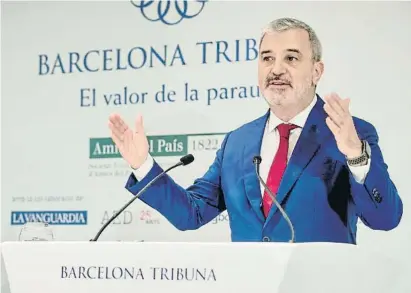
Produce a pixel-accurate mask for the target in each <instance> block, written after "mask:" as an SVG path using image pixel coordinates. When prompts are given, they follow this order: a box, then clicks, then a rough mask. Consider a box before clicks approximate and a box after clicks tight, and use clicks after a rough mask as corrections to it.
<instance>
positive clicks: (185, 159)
mask: <svg viewBox="0 0 411 293" xmlns="http://www.w3.org/2000/svg"><path fill="white" fill-rule="evenodd" d="M193 161H194V156H193V155H192V154H188V155H185V156H184V157H181V158H180V162H178V163H177V164H174V165H173V166H171V167H170V168H168V169H166V170H165V171H163V172H161V173H160V174H158V175H157V176H156V177H155V178H154V179H153V180H151V181H150V182H149V183H148V184H147V185H146V186H144V187H143V189H141V190H140V192H139V193H137V194H136V195H135V196H134V197H133V198H132V199H131V200H130V201H129V202H128V203H127V204H126V205H124V206H123V207H122V208H121V209H120V210H119V211H118V212H117V213H116V214H114V215H113V216H112V217H111V218H110V219H109V220H108V221H107V223H105V224H104V225H103V226H102V227H101V228H100V230H99V231H98V233H97V234H96V236H95V237H94V238H93V239H91V240H90V241H97V239H98V238H99V237H100V235H101V233H103V231H104V230H105V229H106V228H107V226H108V225H110V223H111V222H112V221H114V219H115V218H117V217H118V216H119V215H120V214H121V213H122V212H123V211H124V210H125V209H126V208H127V207H128V206H129V205H131V204H132V203H133V202H134V201H135V200H136V199H137V198H138V197H140V195H141V194H143V192H144V191H146V190H147V188H149V187H150V186H151V185H153V183H154V182H156V181H157V180H158V179H159V178H160V177H162V176H163V175H164V174H166V173H167V172H168V171H170V170H172V169H174V168H177V167H179V166H186V165H188V164H191V163H192V162H193Z"/></svg>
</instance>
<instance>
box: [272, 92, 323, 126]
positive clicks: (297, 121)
mask: <svg viewBox="0 0 411 293" xmlns="http://www.w3.org/2000/svg"><path fill="white" fill-rule="evenodd" d="M316 102H317V95H315V96H314V98H313V100H312V101H311V103H310V105H308V107H307V108H305V109H304V110H303V111H301V112H300V113H298V114H297V115H296V116H295V117H294V118H292V119H291V120H290V121H289V122H288V123H290V124H294V125H297V126H298V127H300V128H303V127H304V124H305V122H306V121H307V118H308V115H310V112H311V109H312V108H313V107H314V105H315V103H316ZM281 123H285V122H284V121H282V120H281V119H279V118H278V117H277V116H275V114H274V113H273V112H272V111H270V117H269V119H268V131H269V132H271V131H274V130H275V129H276V128H277V126H278V125H280V124H281Z"/></svg>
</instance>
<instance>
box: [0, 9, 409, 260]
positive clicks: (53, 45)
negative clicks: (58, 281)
mask: <svg viewBox="0 0 411 293" xmlns="http://www.w3.org/2000/svg"><path fill="white" fill-rule="evenodd" d="M137 2H138V3H140V2H141V1H134V3H137ZM2 5H3V6H2V42H1V43H2V62H1V63H2V64H1V66H2V170H3V172H2V195H1V201H2V233H1V236H2V241H7V240H16V239H17V238H18V234H19V231H20V229H21V225H18V224H21V223H22V222H21V220H22V219H23V220H24V214H22V213H21V212H23V211H27V212H42V211H43V212H44V211H46V212H49V211H52V212H55V215H60V216H61V215H63V214H66V211H78V212H76V213H74V216H73V215H72V216H73V217H74V218H73V219H74V220H76V221H75V223H76V225H53V226H52V229H53V233H54V237H55V239H56V240H88V239H90V238H92V237H93V236H94V234H95V232H97V230H98V229H99V228H100V227H101V225H102V223H103V222H104V220H105V219H107V218H108V217H109V216H110V215H111V214H112V213H113V211H115V210H116V209H117V208H118V207H121V206H122V205H123V204H124V203H125V202H126V201H128V200H129V199H130V194H129V193H128V192H127V191H126V190H125V189H124V185H125V182H126V179H127V177H128V175H129V170H128V168H127V166H126V165H125V164H124V162H123V161H122V160H121V159H119V158H118V157H117V155H116V153H115V150H114V149H113V148H112V145H110V141H109V140H108V139H107V138H108V137H109V129H108V127H107V121H108V116H109V115H110V114H111V113H113V112H118V113H120V114H121V115H123V116H124V117H125V118H126V119H127V121H128V122H129V123H131V124H133V122H134V119H135V117H136V115H137V113H142V114H143V115H144V121H145V126H146V130H147V133H148V135H150V136H152V143H153V152H154V155H156V158H157V160H158V161H159V162H160V163H161V165H162V166H164V167H167V166H169V165H170V164H172V163H174V162H176V161H177V160H178V159H179V156H180V155H183V154H185V153H187V152H191V153H193V154H194V156H195V161H194V163H193V164H191V165H189V166H187V167H183V168H179V169H176V170H174V171H172V176H173V178H175V179H176V181H178V182H179V183H181V184H182V185H184V186H188V185H189V184H191V183H192V182H193V180H194V179H195V178H196V177H198V176H201V175H202V174H203V173H204V172H205V171H206V169H207V168H208V165H209V164H210V163H211V162H212V160H213V158H214V155H215V151H216V148H217V147H218V146H219V144H220V143H221V139H222V137H223V135H222V133H226V132H228V131H230V130H232V129H233V128H235V127H238V126H240V125H242V124H243V123H245V122H248V121H250V120H252V119H255V118H256V117H258V116H260V115H261V114H262V113H264V112H265V110H266V104H265V102H264V100H263V99H262V98H261V97H255V98H250V96H251V95H252V91H251V88H253V90H254V93H255V90H256V85H257V66H256V62H255V61H254V59H255V57H256V55H255V54H256V51H255V48H256V47H254V46H255V44H258V38H259V36H260V31H261V29H262V27H263V26H264V25H265V24H266V23H267V22H269V21H271V20H273V19H275V18H279V17H284V16H290V17H296V18H299V19H301V20H303V21H305V22H307V23H308V24H310V25H311V26H312V27H313V28H314V29H315V30H316V31H317V33H318V35H319V37H320V39H321V41H322V44H323V49H324V61H325V75H324V77H323V80H322V81H321V83H320V87H319V91H318V92H319V94H320V95H325V94H327V93H329V92H331V91H336V92H338V93H339V94H341V95H342V96H348V97H350V98H351V99H352V112H353V113H354V114H355V115H357V116H359V117H361V118H364V119H366V120H368V121H370V122H371V123H373V124H374V125H375V126H376V128H377V130H378V132H379V135H380V139H381V140H380V145H381V148H382V150H383V154H384V157H385V159H386V161H387V163H388V165H389V172H390V174H391V176H392V178H393V180H394V182H395V183H396V185H397V187H398V189H399V193H400V195H401V196H402V199H403V202H404V207H405V211H404V217H403V221H402V223H401V224H400V226H399V227H398V228H397V229H396V230H394V231H391V232H389V233H386V232H376V231H371V230H369V229H368V228H365V227H364V226H362V227H360V228H359V231H358V243H359V244H360V245H370V247H371V248H373V249H382V250H385V251H386V252H387V253H390V254H396V255H397V256H398V257H404V255H403V253H404V250H405V248H406V247H407V246H408V247H409V246H410V244H411V236H410V228H411V217H410V216H409V212H410V211H411V209H410V208H409V204H410V203H411V187H410V184H409V179H408V177H409V171H408V170H409V166H410V165H411V155H410V152H409V148H410V138H409V133H410V132H409V126H410V125H411V118H410V115H409V112H410V110H411V102H410V100H411V89H410V87H409V80H410V79H411V75H410V70H409V68H411V61H410V58H409V52H411V39H410V37H409V36H411V17H410V11H411V4H410V3H405V2H402V3H398V2H397V3H391V2H387V3H383V2H373V3H371V2H370V3H353V2H347V3H342V2H339V3H332V2H328V3H325V2H316V3H309V2H306V3H297V2H284V3H282V2H276V1H272V2H269V1H264V2H257V1H248V2H246V1H241V2H240V1H238V2H236V1H221V2H217V1H211V2H208V3H205V4H204V7H203V9H202V10H201V12H200V13H199V14H198V15H197V16H196V17H194V18H192V19H183V20H182V21H181V22H180V23H178V24H176V25H166V24H164V23H162V22H159V21H158V22H153V21H149V20H148V19H146V18H145V17H144V16H143V14H142V12H141V10H140V9H139V8H137V7H136V6H134V5H133V4H132V3H131V2H129V1H122V2H118V3H112V2H99V3H97V2H57V3H50V2H37V3H35V2H33V3H22V2H15V3H6V4H3V3H2ZM157 5H158V3H154V4H152V5H151V6H150V7H146V8H145V10H144V12H146V15H151V16H154V15H155V13H156V11H157V10H156V9H157ZM202 5H203V4H202V3H198V2H197V1H189V3H188V6H189V10H188V13H191V14H194V13H197V12H198V11H200V8H201V6H202ZM176 15H177V13H176V9H171V10H170V12H169V13H168V14H167V16H166V17H167V19H168V20H173V19H174V18H173V17H174V16H176ZM226 46H227V47H226ZM153 50H154V51H156V52H157V53H158V54H159V56H160V57H162V58H164V60H165V61H164V63H165V65H163V64H161V62H160V61H159V59H158V58H157V57H156V56H155V55H153V52H154V51H153ZM225 50H226V51H225ZM130 52H131V53H130ZM144 52H145V54H146V55H144ZM218 52H220V54H218ZM222 52H226V55H225V56H227V57H229V59H230V60H231V62H230V61H228V60H227V59H226V58H225V56H224V54H222ZM165 55H166V56H165ZM144 56H146V59H144ZM46 58H47V61H45V60H46ZM45 64H47V65H45ZM139 65H142V66H141V68H138V69H134V68H132V66H134V67H138V66H139ZM87 68H88V69H90V70H94V69H96V70H97V71H96V72H91V71H87V70H86V69H87ZM53 69H54V72H53ZM80 70H81V71H82V72H80ZM186 84H187V85H188V86H189V88H190V89H196V90H197V91H198V96H197V97H198V99H197V100H195V101H186V93H185V85H186ZM162 85H164V86H165V88H166V90H167V93H169V92H170V91H175V95H171V96H168V97H171V99H174V100H175V101H174V102H171V101H168V102H161V103H159V102H158V101H156V93H157V92H158V91H159V90H161V89H162ZM233 87H245V88H244V91H245V93H246V95H247V97H248V98H240V97H239V95H238V92H235V93H236V94H235V95H234V97H233V98H232V97H231V96H230V94H231V88H233ZM124 88H127V97H129V98H130V97H131V100H132V101H134V102H136V101H137V95H138V98H139V100H138V103H134V104H130V103H127V104H124V103H122V104H121V105H116V104H114V103H113V102H114V101H115V99H116V96H115V95H114V94H116V93H118V94H119V95H120V96H121V97H122V98H123V96H124ZM224 89H226V91H227V90H228V98H225V99H220V98H217V99H212V97H213V95H214V94H216V93H217V92H218V95H219V96H221V97H224ZM143 92H147V94H146V95H145V96H144V103H142V99H143V95H142V93H143ZM93 93H94V95H93ZM132 93H136V94H132ZM110 94H111V98H110ZM82 96H83V99H82V98H81V97H82ZM93 97H94V98H93ZM157 97H158V96H157ZM166 97H167V96H166ZM160 98H161V97H160ZM105 99H109V101H110V103H109V104H107V103H106V100H105ZM209 99H211V101H209ZM93 102H94V103H93ZM176 135H178V136H176ZM158 136H166V137H158ZM164 143H168V144H164ZM180 147H182V148H181V149H180ZM159 148H160V149H161V151H160V152H158V150H159ZM113 151H114V152H113ZM82 217H84V218H82ZM83 219H84V221H83V222H82V220H83ZM227 220H228V219H227V218H226V217H225V216H221V217H219V218H218V219H216V220H215V221H213V222H212V223H210V224H209V225H207V226H205V227H203V228H201V229H200V230H198V231H191V232H179V231H177V230H176V229H174V228H173V227H172V226H171V225H170V224H169V223H168V222H167V221H166V220H165V219H164V218H163V217H162V216H161V215H159V214H158V213H157V212H155V211H153V210H151V209H150V208H148V207H147V206H145V205H144V204H143V203H141V202H139V201H135V203H134V204H133V206H132V207H131V208H129V209H128V210H127V211H126V213H124V214H123V215H122V216H120V217H119V219H118V221H116V222H115V224H113V225H111V226H110V227H109V228H108V229H107V230H106V231H105V232H104V234H103V235H102V236H101V240H125V241H127V240H137V241H140V240H144V241H175V240H178V241H229V239H230V237H229V233H230V232H229V227H228V221H227ZM83 224H84V225H83Z"/></svg>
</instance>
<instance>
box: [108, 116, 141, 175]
mask: <svg viewBox="0 0 411 293" xmlns="http://www.w3.org/2000/svg"><path fill="white" fill-rule="evenodd" d="M108 126H109V127H110V129H111V138H112V139H113V141H114V143H115V144H116V145H117V148H118V150H119V151H120V154H121V156H122V157H123V158H124V160H126V161H127V163H128V164H129V165H130V166H131V167H132V168H134V169H137V168H139V167H140V166H141V165H142V164H143V163H144V161H145V160H146V159H147V156H148V149H149V148H148V140H147V136H146V134H145V133H144V127H143V117H142V116H141V115H139V116H138V117H137V119H136V123H135V130H134V131H133V130H132V129H130V127H128V125H127V124H126V123H125V122H124V120H123V119H122V118H121V117H120V115H118V114H113V115H110V118H109V123H108Z"/></svg>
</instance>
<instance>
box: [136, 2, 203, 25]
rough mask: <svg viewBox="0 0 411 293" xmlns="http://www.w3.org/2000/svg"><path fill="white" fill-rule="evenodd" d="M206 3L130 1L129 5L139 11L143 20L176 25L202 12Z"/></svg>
mask: <svg viewBox="0 0 411 293" xmlns="http://www.w3.org/2000/svg"><path fill="white" fill-rule="evenodd" d="M206 2H207V0H196V1H193V0H191V1H190V0H174V1H173V0H168V1H162V0H160V1H158V0H157V1H155V0H149V1H147V0H146V1H135V0H131V4H133V5H134V6H135V7H137V8H139V9H140V11H141V14H142V15H143V16H144V18H145V19H147V20H149V21H154V22H155V21H160V22H162V23H164V24H166V25H176V24H179V23H180V22H181V21H182V20H183V19H191V18H194V17H196V16H197V15H199V14H200V13H201V11H203V8H204V6H205V4H206Z"/></svg>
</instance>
